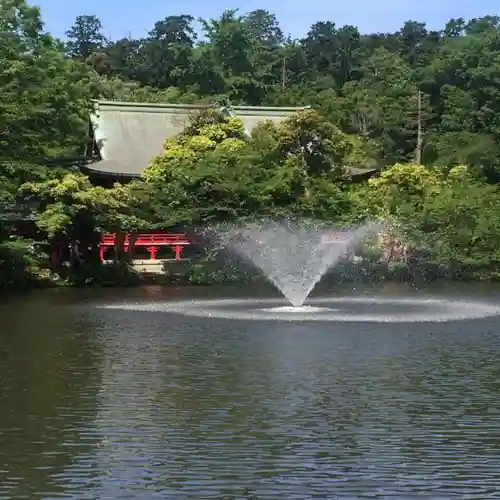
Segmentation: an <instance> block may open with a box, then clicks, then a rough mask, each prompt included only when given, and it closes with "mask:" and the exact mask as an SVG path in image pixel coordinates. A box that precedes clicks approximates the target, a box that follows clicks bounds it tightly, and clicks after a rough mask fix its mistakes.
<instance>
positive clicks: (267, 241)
mask: <svg viewBox="0 0 500 500" xmlns="http://www.w3.org/2000/svg"><path fill="white" fill-rule="evenodd" d="M380 229H381V226H380V224H364V225H362V226H360V227H357V228H354V229H350V230H342V231H339V230H335V229H334V228H332V227H331V226H328V225H324V224H318V223H312V222H301V223H297V222H290V221H287V222H285V223H276V222H266V223H264V224H260V225H256V224H254V225H249V226H244V227H235V226H230V227H227V226H226V227H221V226H219V227H218V228H217V231H216V240H217V241H218V242H219V244H220V245H221V246H223V247H224V248H226V249H227V250H229V251H231V252H233V253H235V254H237V255H239V256H240V257H242V258H244V259H246V260H248V261H251V262H252V263H253V264H254V266H255V267H257V268H258V269H260V270H261V272H262V273H263V274H264V275H265V276H266V277H267V278H268V279H269V281H270V282H271V283H273V284H274V286H275V287H276V288H277V289H278V290H280V291H281V293H282V294H283V296H284V297H285V298H286V300H287V301H288V303H289V305H283V302H282V301H280V300H276V299H258V298H257V299H248V298H245V299H234V298H232V299H218V298H212V299H208V300H180V301H175V300H168V301H164V302H159V301H154V302H140V303H130V302H128V303H121V304H117V303H115V304H106V305H100V306H99V307H102V308H106V309H123V310H134V311H145V312H146V311H147V312H160V313H170V314H181V315H185V316H197V317H205V318H224V319H233V320H273V321H323V322H324V321H328V322H332V321H334V322H338V323H341V322H376V323H413V322H443V321H457V320H465V319H478V318H486V317H491V316H498V315H500V307H499V306H498V304H496V303H492V302H478V301H475V300H473V301H471V300H458V299H456V298H454V299H453V300H449V299H443V298H435V297H421V296H420V297H417V296H413V297H405V298H401V297H396V298H390V297H375V296H354V297H331V298H315V299H308V296H309V294H310V293H311V291H312V290H313V288H314V287H315V285H316V284H317V283H318V282H319V281H320V280H321V278H322V277H323V276H324V275H325V274H326V272H327V271H328V270H329V269H330V268H331V267H332V266H334V265H335V264H337V263H338V262H339V261H340V259H341V258H342V257H343V256H344V255H346V253H347V252H349V251H350V250H351V249H352V248H353V247H354V246H355V245H356V244H358V243H359V242H360V241H361V240H362V239H363V238H364V237H366V236H368V235H370V234H371V233H375V232H378V231H379V230H380ZM306 299H308V300H307V302H308V303H307V304H305V301H306Z"/></svg>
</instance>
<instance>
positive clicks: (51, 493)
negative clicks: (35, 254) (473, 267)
mask: <svg viewBox="0 0 500 500" xmlns="http://www.w3.org/2000/svg"><path fill="white" fill-rule="evenodd" d="M115 293H116V292H115ZM134 293H138V292H137V291H136V292H127V294H128V295H129V299H132V298H133V294H134ZM175 293H176V294H177V295H178V296H182V294H183V293H185V292H182V291H179V290H176V292H175ZM198 293H199V294H202V293H203V292H198ZM212 293H213V291H212ZM131 294H132V296H130V295H131ZM154 294H157V295H158V299H159V300H164V299H165V293H164V292H163V293H162V292H159V291H154V290H149V291H148V293H147V295H148V296H147V300H152V298H153V296H155V295H154ZM169 294H170V292H169ZM88 298H89V297H84V296H83V295H78V294H76V295H75V296H70V295H63V296H59V295H57V294H44V295H42V296H33V297H30V298H23V300H19V301H13V302H11V303H9V304H8V305H7V306H4V307H2V308H0V319H1V320H2V332H3V333H2V335H1V336H0V398H1V399H0V402H1V405H0V498H1V499H10V498H12V499H18V498H30V499H32V498H47V499H48V498H75V499H87V498H88V499H97V498H117V499H127V498H133V499H150V498H162V499H170V498H172V499H191V498H193V499H200V498H203V499H210V498H214V499H215V498H217V499H222V498H227V499H230V498H237V499H250V498H252V499H271V498H282V499H287V500H288V499H291V500H292V499H305V498H334V497H335V498H346V499H347V498H405V499H406V498H433V499H436V498H445V499H448V498H464V499H465V498H487V499H493V498H500V475H499V474H498V471H499V470H500V440H499V439H498V434H499V430H498V429H499V428H498V422H499V421H500V403H499V402H498V396H497V394H498V393H499V390H500V362H499V361H500V359H499V354H500V341H499V340H498V334H497V332H498V327H499V326H500V320H499V319H492V318H490V319H485V320H482V321H475V322H462V323H460V322H459V323H450V324H438V325H432V324H424V325H418V324H412V325H406V326H405V327H404V328H402V327H401V325H380V324H379V325H369V324H363V325H359V324H358V325H354V324H351V325H350V324H347V323H344V324H331V323H330V324H307V325H300V324H294V323H289V324H288V323H287V324H283V323H279V322H277V323H269V322H241V323H238V322H234V321H229V320H228V321H224V320H209V319H206V318H189V317H180V316H175V315H168V314H153V313H148V312H137V311H120V310H111V309H108V310H106V309H96V308H94V307H92V305H91V304H90V303H88ZM143 298H145V297H144V294H143ZM119 299H120V300H123V296H121V297H119ZM315 495H316V496H315Z"/></svg>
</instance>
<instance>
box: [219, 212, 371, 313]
mask: <svg viewBox="0 0 500 500" xmlns="http://www.w3.org/2000/svg"><path fill="white" fill-rule="evenodd" d="M379 228H380V225H378V224H364V225H362V226H360V227H357V228H354V229H349V230H339V229H338V228H332V227H331V226H328V225H325V224H320V223H318V222H311V221H302V222H300V223H299V222H296V221H285V222H281V223H278V222H274V221H267V222H265V223H260V224H252V225H249V226H244V227H234V226H233V227H229V228H223V227H220V228H218V231H217V238H218V240H219V241H220V242H221V244H222V245H223V246H224V247H226V248H227V249H228V250H229V251H232V252H233V253H235V254H237V255H239V256H241V257H243V258H244V259H245V260H248V261H250V262H252V263H253V265H254V266H255V267H257V268H258V269H260V271H261V272H262V273H263V274H264V275H265V276H266V277H267V279H268V280H269V281H270V282H271V283H272V284H273V285H274V286H275V287H276V288H277V289H278V290H279V291H280V292H281V293H282V294H283V296H284V297H285V298H286V299H287V301H288V302H289V303H290V304H291V307H287V306H285V307H284V308H281V309H282V310H283V311H284V312H286V311H288V312H306V311H308V310H309V311H310V312H314V308H312V306H304V302H305V301H306V299H307V297H308V296H309V294H310V293H311V291H312V290H313V289H314V287H315V286H316V284H317V283H318V282H319V281H320V280H321V278H322V277H323V276H324V275H325V273H326V272H327V271H328V270H329V269H330V268H331V267H332V266H334V265H335V264H337V263H338V262H339V260H340V259H341V258H342V257H343V256H344V255H345V254H346V253H347V252H348V251H349V250H350V249H352V248H353V246H354V245H355V244H357V243H358V242H359V241H360V239H361V238H363V237H365V236H366V235H367V234H369V233H373V232H374V231H375V230H376V229H379Z"/></svg>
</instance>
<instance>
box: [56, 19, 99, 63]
mask: <svg viewBox="0 0 500 500" xmlns="http://www.w3.org/2000/svg"><path fill="white" fill-rule="evenodd" d="M102 31H103V26H102V23H101V21H100V19H99V18H98V17H97V16H95V15H90V16H78V17H77V18H76V20H75V23H74V24H73V26H72V27H71V28H70V29H69V30H68V31H66V37H67V38H68V41H67V43H66V48H67V51H68V54H69V55H70V56H71V57H74V58H78V59H82V60H86V59H87V58H88V57H89V56H91V55H92V54H95V53H97V52H103V51H104V49H105V47H106V45H107V40H106V38H105V36H104V35H103V33H102Z"/></svg>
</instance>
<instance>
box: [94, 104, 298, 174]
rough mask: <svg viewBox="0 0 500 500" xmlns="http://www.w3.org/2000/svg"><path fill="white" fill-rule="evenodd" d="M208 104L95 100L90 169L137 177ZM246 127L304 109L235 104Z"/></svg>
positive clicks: (249, 127) (278, 118) (280, 118)
mask: <svg viewBox="0 0 500 500" xmlns="http://www.w3.org/2000/svg"><path fill="white" fill-rule="evenodd" d="M207 107H209V106H200V105H184V104H149V103H131V102H116V101H95V111H94V114H93V115H92V116H91V119H90V123H91V127H92V131H93V135H94V139H95V141H96V145H97V148H98V150H99V156H100V160H99V161H96V162H93V163H90V164H88V165H87V166H86V168H87V169H88V170H91V171H95V172H99V173H104V174H109V175H117V176H138V175H140V174H141V173H142V172H143V171H144V170H145V168H146V167H147V166H148V165H149V164H150V163H151V161H152V160H153V158H154V157H155V156H157V155H158V154H159V153H160V152H161V150H162V147H163V143H164V142H165V139H167V138H169V137H172V136H174V135H177V134H178V133H180V132H182V130H183V129H184V127H185V125H186V123H187V120H188V119H189V116H190V115H191V114H192V113H193V111H196V110H200V109H203V108H207ZM232 109H233V110H234V113H235V115H236V116H238V117H239V118H241V119H242V120H243V122H244V124H245V127H246V129H247V130H252V129H253V128H254V127H255V126H256V125H257V124H258V123H259V122H262V121H265V120H272V121H278V122H279V121H282V120H284V119H285V118H286V117H288V116H290V115H293V114H294V113H296V112H297V111H300V110H301V109H304V108H303V107H302V108H284V107H283V108H281V107H280V108H276V107H260V106H233V107H232Z"/></svg>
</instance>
